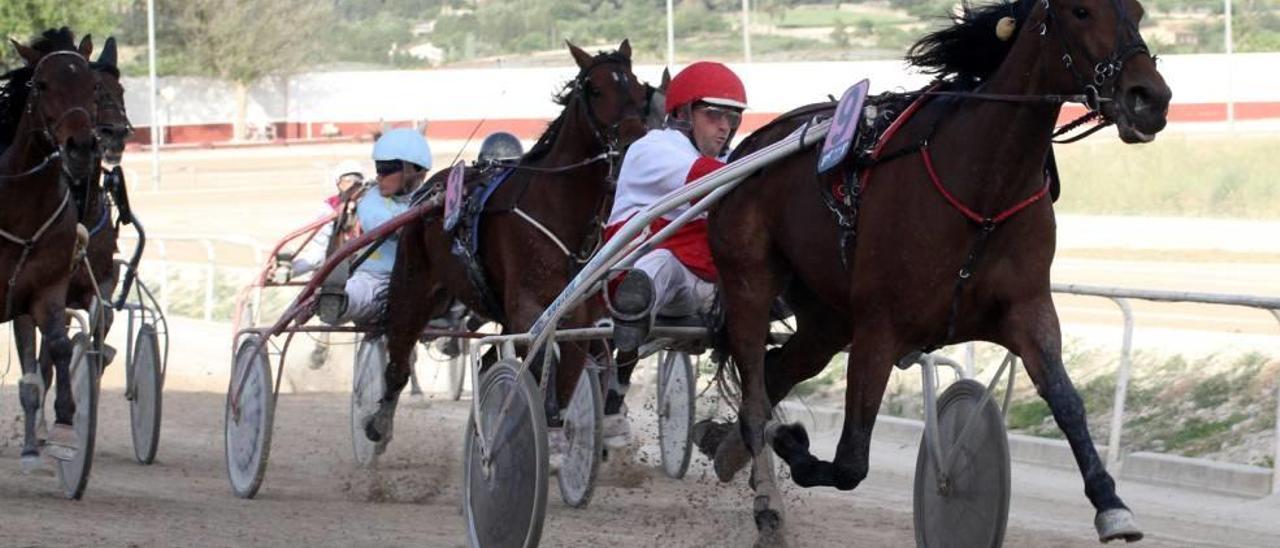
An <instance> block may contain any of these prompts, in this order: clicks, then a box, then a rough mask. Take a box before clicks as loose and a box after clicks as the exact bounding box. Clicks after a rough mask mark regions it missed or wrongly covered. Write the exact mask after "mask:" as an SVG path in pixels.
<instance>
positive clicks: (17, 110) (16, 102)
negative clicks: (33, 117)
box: [0, 27, 76, 151]
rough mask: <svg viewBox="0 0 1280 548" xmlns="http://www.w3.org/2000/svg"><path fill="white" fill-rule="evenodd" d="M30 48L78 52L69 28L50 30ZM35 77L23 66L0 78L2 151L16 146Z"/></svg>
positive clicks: (0, 143) (31, 70) (33, 41)
mask: <svg viewBox="0 0 1280 548" xmlns="http://www.w3.org/2000/svg"><path fill="white" fill-rule="evenodd" d="M30 47H31V48H32V49H34V50H36V51H38V52H40V53H42V54H45V55H48V54H50V53H53V52H55V51H68V50H69V51H76V42H75V36H74V35H73V34H72V33H71V29H69V28H67V27H62V28H58V29H49V30H46V31H44V32H43V33H41V34H40V36H38V37H36V39H35V40H32V41H31V44H30ZM34 74H35V67H34V66H24V67H19V68H16V69H13V70H11V71H9V72H6V73H5V74H3V75H0V151H3V150H4V149H6V148H9V145H11V144H13V137H14V134H16V133H17V132H18V123H19V122H21V121H22V112H23V110H25V109H26V106H27V97H28V95H30V88H28V87H27V83H28V82H30V81H31V77H32V76H33V75H34Z"/></svg>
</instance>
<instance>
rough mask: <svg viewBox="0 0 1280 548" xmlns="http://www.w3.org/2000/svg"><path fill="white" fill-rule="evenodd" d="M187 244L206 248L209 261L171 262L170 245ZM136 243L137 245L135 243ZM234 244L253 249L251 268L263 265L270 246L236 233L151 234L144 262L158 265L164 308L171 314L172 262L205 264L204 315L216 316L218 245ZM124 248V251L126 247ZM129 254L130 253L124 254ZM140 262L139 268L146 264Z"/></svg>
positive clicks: (126, 238) (209, 317)
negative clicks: (215, 289) (214, 313)
mask: <svg viewBox="0 0 1280 548" xmlns="http://www.w3.org/2000/svg"><path fill="white" fill-rule="evenodd" d="M120 239H121V240H133V241H135V242H136V241H137V237H135V236H133V235H129V234H121V235H120ZM173 243H186V244H195V245H199V246H200V247H202V248H204V252H205V260H204V261H203V262H193V261H171V260H170V259H169V247H170V245H169V244H173ZM135 245H136V244H135ZM219 245H221V246H233V247H243V248H247V249H249V250H250V251H251V252H252V254H253V265H252V266H251V267H247V268H258V267H259V266H261V265H262V264H263V262H262V261H263V256H264V255H265V254H266V246H264V245H263V244H262V243H260V242H258V241H257V240H254V239H252V238H246V237H234V236H206V235H198V234H197V235H181V236H169V235H155V236H151V235H148V236H147V250H146V253H145V254H144V256H143V260H142V265H145V267H146V268H152V267H154V268H155V269H156V270H158V274H157V277H159V284H158V285H159V287H158V288H156V291H157V292H158V294H159V300H160V308H161V309H162V310H164V312H165V313H166V314H167V313H168V311H169V264H170V263H171V262H173V263H184V264H200V265H202V266H203V270H204V276H203V282H204V306H203V314H202V316H203V318H204V320H205V321H209V320H212V319H213V307H214V298H215V296H214V286H215V281H216V278H217V267H218V253H217V247H218V246H219ZM122 251H123V250H122ZM123 255H124V256H129V255H130V253H123ZM142 265H140V266H139V268H142V267H143V266H142Z"/></svg>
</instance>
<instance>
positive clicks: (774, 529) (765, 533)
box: [753, 496, 787, 548]
mask: <svg viewBox="0 0 1280 548" xmlns="http://www.w3.org/2000/svg"><path fill="white" fill-rule="evenodd" d="M753 510H754V513H755V521H756V531H757V532H758V534H759V536H758V537H756V544H755V545H756V546H757V547H759V548H765V547H768V548H780V547H785V546H786V545H787V542H786V536H785V535H784V534H783V519H782V512H779V511H778V510H776V509H773V508H770V507H769V497H765V496H759V497H756V500H755V505H754V508H753Z"/></svg>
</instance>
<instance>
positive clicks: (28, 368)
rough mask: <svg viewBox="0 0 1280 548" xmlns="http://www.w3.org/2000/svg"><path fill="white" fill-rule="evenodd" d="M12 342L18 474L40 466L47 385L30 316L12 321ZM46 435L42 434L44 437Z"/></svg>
mask: <svg viewBox="0 0 1280 548" xmlns="http://www.w3.org/2000/svg"><path fill="white" fill-rule="evenodd" d="M13 341H14V346H15V347H16V348H17V350H18V361H19V362H21V364H22V378H21V379H19V380H18V399H19V401H21V402H22V413H23V417H24V421H23V438H22V457H21V459H22V471H23V472H30V471H32V470H34V469H36V468H37V467H39V466H40V442H41V439H40V436H41V432H40V431H41V430H44V429H43V428H41V426H42V423H43V422H44V413H43V412H42V411H43V408H44V394H45V387H46V386H48V382H47V381H46V380H45V378H44V375H43V374H42V372H41V371H40V364H39V363H38V362H37V360H36V348H35V345H36V324H35V320H34V319H33V318H32V317H31V316H21V317H18V318H16V319H14V320H13ZM47 434H48V433H47V432H45V435H47Z"/></svg>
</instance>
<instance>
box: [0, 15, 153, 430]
mask: <svg viewBox="0 0 1280 548" xmlns="http://www.w3.org/2000/svg"><path fill="white" fill-rule="evenodd" d="M63 34H65V35H66V36H70V35H71V34H70V30H69V29H67V28H66V27H63V28H61V29H57V30H52V29H51V30H48V31H45V33H44V34H43V35H42V36H43V39H42V40H40V41H38V42H37V43H35V44H33V48H34V49H36V50H37V51H41V50H43V49H48V48H50V47H51V45H52V44H56V43H58V41H59V40H60V38H59V36H60V35H63ZM68 39H69V38H68ZM42 53H49V52H48V51H42ZM90 66H91V67H92V68H93V69H94V73H95V74H96V75H97V77H98V79H99V85H98V121H97V126H96V128H95V131H96V133H97V137H98V146H99V150H98V157H97V158H96V159H95V168H94V174H93V175H92V176H91V177H90V178H89V179H86V180H82V181H77V180H72V181H69V182H70V184H71V191H72V195H71V197H72V200H73V201H74V203H75V204H76V211H77V218H79V219H80V224H82V225H84V226H85V227H86V228H88V230H89V245H88V248H87V252H86V256H87V258H88V260H89V266H90V270H85V269H83V268H76V269H75V272H74V273H73V274H72V277H71V285H70V286H69V287H68V290H67V307H69V308H73V309H77V310H84V311H90V310H93V305H94V302H95V298H96V297H98V293H97V292H98V291H102V295H101V298H102V299H103V301H102V304H103V305H106V304H107V302H106V301H107V300H108V299H109V298H110V295H111V294H112V292H113V291H114V290H115V287H116V281H117V279H118V270H119V269H118V268H117V266H116V263H115V253H116V250H117V248H116V241H117V238H118V234H119V231H118V225H117V224H115V223H113V222H112V219H111V203H110V201H109V200H108V199H107V194H108V192H110V193H112V194H114V195H115V196H117V197H118V200H117V202H118V203H119V204H126V205H125V211H127V198H124V197H123V196H124V194H123V193H124V192H125V190H124V181H123V178H122V176H121V175H120V171H119V170H118V169H116V170H113V171H111V172H109V173H108V177H110V186H111V187H112V188H110V189H108V188H107V185H105V184H104V183H106V182H107V181H104V180H103V170H102V163H103V161H104V160H105V161H106V162H107V163H110V164H112V165H118V164H119V162H120V158H121V155H122V153H123V152H124V141H125V139H126V138H127V137H128V135H129V134H130V133H131V132H132V128H133V126H132V124H130V123H129V118H128V116H127V115H126V112H125V109H124V88H123V87H122V86H121V85H120V70H119V68H118V67H117V66H116V42H115V38H107V40H106V43H105V44H104V45H103V48H102V52H101V53H99V55H98V60H97V61H94V62H93V63H91V64H90ZM5 137H6V138H11V137H12V136H11V135H6V136H5ZM127 215H128V213H126V216H127ZM90 271H92V274H93V276H92V277H90V275H89V274H90ZM99 311H100V313H101V316H100V319H101V320H102V324H101V325H100V326H99V327H98V329H96V330H95V331H94V333H93V339H94V341H93V342H94V345H95V346H96V347H98V348H101V349H103V351H104V359H103V363H104V364H110V363H111V359H112V357H113V356H114V354H115V350H114V349H113V348H111V347H110V345H107V344H106V343H105V341H104V339H105V337H106V335H107V333H108V332H109V331H110V330H111V324H112V318H113V313H112V312H113V310H112V308H111V307H110V306H101V307H100V309H99ZM14 330H15V331H14V337H15V338H17V339H20V340H22V341H23V342H22V343H20V344H18V345H16V346H18V347H19V348H20V349H23V350H25V351H28V352H33V351H34V349H35V344H34V341H35V323H34V322H33V321H32V318H31V316H23V317H20V318H17V319H15V320H14ZM28 341H29V342H28ZM39 358H40V362H39V363H40V370H41V373H42V376H43V380H44V387H45V390H46V391H47V390H48V387H49V381H50V379H51V376H52V372H53V371H52V363H51V362H50V360H49V355H48V354H47V353H41V354H40V356H39ZM19 359H20V360H34V359H35V356H33V355H26V354H24V355H21V356H19ZM44 426H45V424H44V416H43V408H42V409H41V413H40V414H39V416H38V417H37V419H36V429H37V437H40V436H42V435H43V433H42V432H41V430H43V428H44ZM39 441H42V440H38V442H39Z"/></svg>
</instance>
